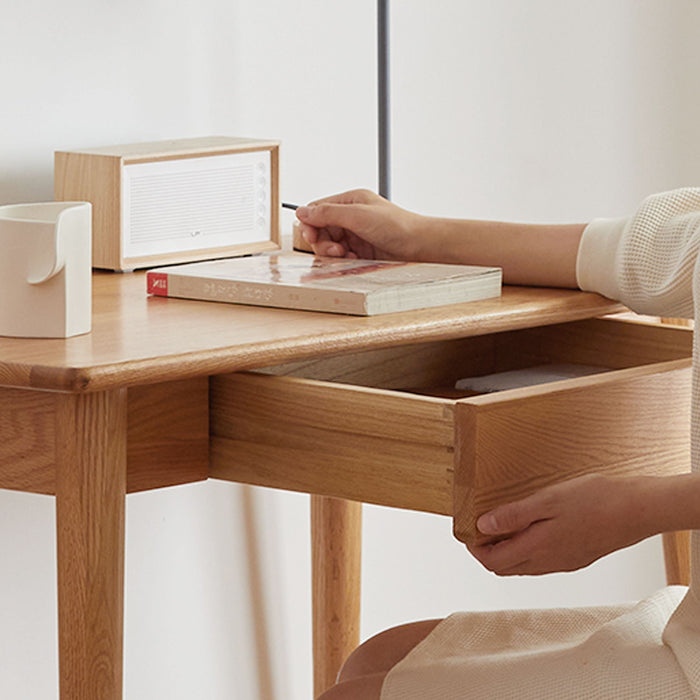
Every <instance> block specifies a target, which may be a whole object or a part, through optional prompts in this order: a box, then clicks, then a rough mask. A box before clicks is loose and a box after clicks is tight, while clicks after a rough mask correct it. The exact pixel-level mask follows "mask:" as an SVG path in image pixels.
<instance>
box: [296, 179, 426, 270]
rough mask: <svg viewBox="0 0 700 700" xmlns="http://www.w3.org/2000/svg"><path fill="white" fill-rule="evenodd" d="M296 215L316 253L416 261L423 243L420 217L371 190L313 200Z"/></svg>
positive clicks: (340, 256) (368, 258)
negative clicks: (419, 222) (418, 248)
mask: <svg viewBox="0 0 700 700" xmlns="http://www.w3.org/2000/svg"><path fill="white" fill-rule="evenodd" d="M297 218H298V219H299V221H300V222H301V233H302V235H303V236H304V238H305V239H306V241H307V242H308V243H309V244H310V245H311V247H312V249H313V251H314V253H316V254H317V255H327V256H332V257H339V258H363V259H366V260H380V259H382V260H413V259H415V256H416V254H417V246H418V245H419V243H420V233H419V232H418V231H417V229H418V228H419V227H418V226H417V222H418V220H419V219H420V217H419V216H418V215H417V214H413V213H411V212H408V211H406V210H405V209H401V208H400V207H398V206H396V205H395V204H392V203H391V202H389V201H387V200H386V199H384V198H383V197H380V196H379V195H377V194H374V193H373V192H370V191H368V190H354V191H352V192H345V193H343V194H339V195H335V196H332V197H327V198H325V199H320V200H318V201H316V202H312V203H310V204H309V205H307V206H305V207H300V208H299V209H297Z"/></svg>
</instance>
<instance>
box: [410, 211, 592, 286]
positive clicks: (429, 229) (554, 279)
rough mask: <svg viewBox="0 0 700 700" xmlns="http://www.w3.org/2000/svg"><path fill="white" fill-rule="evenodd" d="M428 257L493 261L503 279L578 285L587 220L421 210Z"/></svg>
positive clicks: (423, 251) (423, 257) (421, 250)
mask: <svg viewBox="0 0 700 700" xmlns="http://www.w3.org/2000/svg"><path fill="white" fill-rule="evenodd" d="M414 222H415V225H417V226H418V227H420V235H418V236H415V237H414V240H416V241H417V242H418V247H417V249H416V250H415V252H414V253H413V255H412V257H414V258H415V259H416V260H420V261H423V262H446V263H462V264H470V265H494V266H498V267H501V268H503V281H504V282H505V283H507V284H524V285H536V286H546V287H572V288H576V286H577V284H576V256H577V253H578V247H579V242H580V240H581V235H582V234H583V230H584V228H585V224H562V225H555V224H512V223H500V222H492V221H470V220H460V219H440V218H433V217H425V216H419V217H417V218H416V219H415V220H414Z"/></svg>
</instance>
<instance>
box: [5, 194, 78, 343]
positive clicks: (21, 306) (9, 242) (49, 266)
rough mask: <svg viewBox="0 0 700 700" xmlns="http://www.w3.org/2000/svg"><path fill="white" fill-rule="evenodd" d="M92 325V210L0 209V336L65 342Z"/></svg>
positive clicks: (48, 205) (53, 206) (46, 205)
mask: <svg viewBox="0 0 700 700" xmlns="http://www.w3.org/2000/svg"><path fill="white" fill-rule="evenodd" d="M91 323H92V207H91V205H90V204H89V203H88V202H42V203H37V204H11V205H7V206H0V335H4V336H16V337H24V338H68V337H70V336H74V335H81V334H83V333H89V332H90V328H91Z"/></svg>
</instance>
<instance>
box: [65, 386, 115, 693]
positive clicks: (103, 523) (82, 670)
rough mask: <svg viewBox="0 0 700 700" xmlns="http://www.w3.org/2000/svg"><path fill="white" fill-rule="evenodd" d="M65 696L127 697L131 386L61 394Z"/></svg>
mask: <svg viewBox="0 0 700 700" xmlns="http://www.w3.org/2000/svg"><path fill="white" fill-rule="evenodd" d="M56 401H57V407H56V530H57V556H58V638H59V640H58V641H59V679H60V697H61V700H69V699H70V700H121V698H122V654H123V623H124V620H123V618H124V507H125V495H126V390H125V389H119V390H115V391H109V392H100V393H94V394H62V395H57V397H56Z"/></svg>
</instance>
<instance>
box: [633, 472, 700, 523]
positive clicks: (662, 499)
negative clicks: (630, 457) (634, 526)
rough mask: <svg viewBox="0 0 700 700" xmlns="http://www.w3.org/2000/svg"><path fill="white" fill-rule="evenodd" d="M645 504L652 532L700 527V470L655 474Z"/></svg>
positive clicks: (643, 500) (642, 502) (645, 514)
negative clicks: (696, 471) (689, 472)
mask: <svg viewBox="0 0 700 700" xmlns="http://www.w3.org/2000/svg"><path fill="white" fill-rule="evenodd" d="M641 505H642V507H643V509H644V510H643V512H642V513H641V515H642V517H646V518H648V519H649V523H650V529H651V530H652V534H656V533H659V532H673V531H676V530H700V473H693V474H679V475H677V476H665V477H651V478H650V479H649V482H648V496H647V498H644V499H642V500H641Z"/></svg>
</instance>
